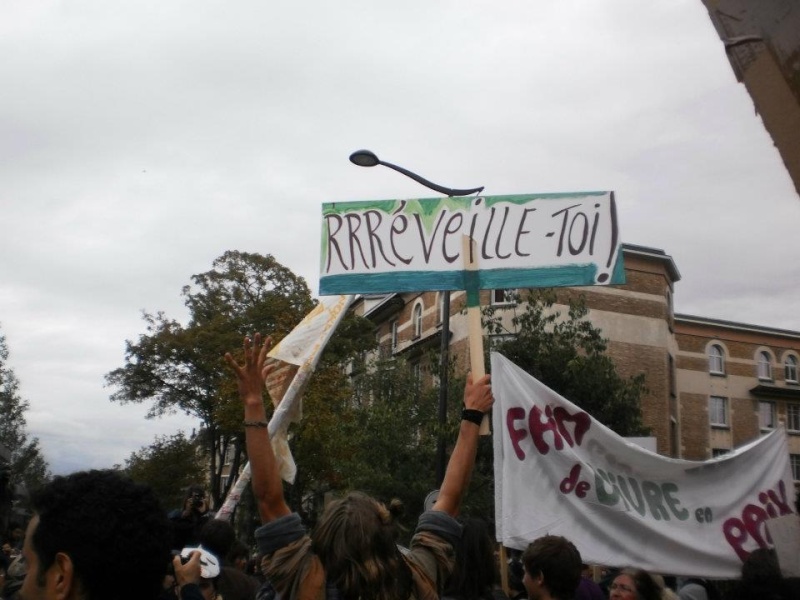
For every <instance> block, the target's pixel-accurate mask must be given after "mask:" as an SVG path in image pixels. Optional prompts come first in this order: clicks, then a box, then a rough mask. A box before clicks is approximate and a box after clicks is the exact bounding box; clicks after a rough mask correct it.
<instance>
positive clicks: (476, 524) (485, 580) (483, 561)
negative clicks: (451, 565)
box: [444, 517, 495, 600]
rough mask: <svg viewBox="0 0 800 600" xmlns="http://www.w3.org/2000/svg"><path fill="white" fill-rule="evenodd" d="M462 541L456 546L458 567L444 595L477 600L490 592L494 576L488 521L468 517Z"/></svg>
mask: <svg viewBox="0 0 800 600" xmlns="http://www.w3.org/2000/svg"><path fill="white" fill-rule="evenodd" d="M460 521H461V524H462V526H463V529H462V533H461V543H460V544H459V546H458V548H456V567H455V570H454V571H453V574H452V575H451V576H450V578H449V579H448V581H447V584H446V585H445V593H444V595H445V596H449V597H455V598H460V599H461V600H476V599H477V598H481V597H484V596H487V595H491V592H492V586H493V585H494V579H495V576H494V574H495V569H494V564H495V558H494V547H493V544H492V538H491V536H490V535H489V527H488V525H487V524H486V521H483V520H482V519H474V518H471V517H465V518H463V519H460Z"/></svg>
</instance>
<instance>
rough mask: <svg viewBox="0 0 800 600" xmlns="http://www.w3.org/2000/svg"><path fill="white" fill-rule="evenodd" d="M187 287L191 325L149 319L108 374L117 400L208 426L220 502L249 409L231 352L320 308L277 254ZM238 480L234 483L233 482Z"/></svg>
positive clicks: (238, 456)
mask: <svg viewBox="0 0 800 600" xmlns="http://www.w3.org/2000/svg"><path fill="white" fill-rule="evenodd" d="M192 282H193V283H192V284H191V285H187V286H185V287H184V288H183V296H184V301H185V304H186V306H187V308H188V309H189V312H190V319H189V323H188V324H187V325H185V326H184V325H182V324H180V323H179V322H177V321H175V320H173V319H170V318H168V317H167V316H166V315H165V314H164V313H162V312H159V313H156V314H149V313H145V314H144V320H145V323H146V333H145V334H143V335H141V336H139V339H138V340H137V341H135V342H132V341H127V342H126V349H125V365H124V366H123V367H120V368H118V369H115V370H114V371H111V372H110V373H108V374H107V375H106V382H107V384H108V385H110V386H114V387H117V388H118V389H117V391H115V392H114V393H112V394H111V400H112V401H113V402H120V403H123V404H124V403H127V402H134V403H142V402H150V403H151V406H150V410H149V412H148V417H150V418H153V417H159V416H161V415H164V414H168V413H174V412H184V413H186V414H188V415H191V416H194V417H196V418H198V419H199V420H200V421H201V422H202V424H203V432H202V441H203V443H204V446H205V449H206V453H207V456H208V457H209V458H210V461H211V465H210V477H209V479H210V482H211V485H210V487H209V490H210V492H211V494H212V496H213V498H214V502H215V504H216V505H219V503H220V502H221V501H222V499H223V497H224V495H225V494H226V493H227V491H228V490H227V489H226V490H222V489H220V475H221V472H222V468H223V461H222V458H223V456H224V452H225V448H226V446H227V445H229V444H233V447H234V448H235V449H236V453H235V456H234V457H233V461H234V466H235V465H238V464H239V463H240V462H241V460H242V452H243V450H242V448H243V444H242V440H243V437H244V433H243V431H242V426H241V418H242V417H241V415H242V406H241V402H240V400H239V397H238V394H237V392H236V386H235V384H234V383H233V381H232V377H231V373H230V371H229V370H228V368H227V366H226V365H225V362H224V360H223V358H222V357H223V355H224V354H225V352H228V351H230V350H232V349H235V348H241V344H242V338H243V337H244V335H246V334H252V333H254V332H256V331H259V332H266V333H269V334H271V335H272V336H273V338H274V339H276V341H277V340H279V339H280V338H282V337H283V336H285V335H286V334H287V333H288V332H289V331H291V329H292V328H293V327H294V326H295V325H296V324H297V323H298V322H299V321H300V320H301V319H302V318H303V317H304V316H305V315H306V314H307V313H308V312H310V311H311V309H312V308H313V306H314V302H313V300H312V298H311V293H310V291H309V289H308V286H307V285H306V283H305V281H304V280H303V279H302V278H301V277H298V276H297V275H295V274H294V273H292V271H291V270H289V269H287V268H286V267H284V266H283V265H281V264H280V263H278V262H277V261H276V260H275V259H274V258H273V257H272V256H270V255H266V256H262V255H260V254H248V253H244V252H236V251H229V252H226V253H225V254H223V255H222V256H221V257H219V258H217V259H216V260H215V261H214V264H213V268H212V269H211V270H210V271H207V272H206V273H201V274H199V275H194V276H193V277H192ZM232 483H233V481H230V482H229V485H231V484H232Z"/></svg>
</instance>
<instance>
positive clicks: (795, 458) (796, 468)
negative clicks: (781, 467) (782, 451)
mask: <svg viewBox="0 0 800 600" xmlns="http://www.w3.org/2000/svg"><path fill="white" fill-rule="evenodd" d="M789 461H790V462H791V464H792V479H794V480H795V481H800V454H790V455H789Z"/></svg>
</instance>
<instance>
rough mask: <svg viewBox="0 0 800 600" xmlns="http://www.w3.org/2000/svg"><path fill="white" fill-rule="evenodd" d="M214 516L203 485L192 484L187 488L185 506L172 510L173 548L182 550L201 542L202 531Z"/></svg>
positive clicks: (170, 517)
mask: <svg viewBox="0 0 800 600" xmlns="http://www.w3.org/2000/svg"><path fill="white" fill-rule="evenodd" d="M213 518H214V513H213V512H211V511H210V510H208V497H207V494H206V489H205V487H203V486H202V485H198V484H195V485H190V486H189V487H188V488H187V489H186V496H185V497H184V499H183V508H176V509H175V510H172V511H170V513H169V520H170V522H171V523H172V548H173V550H182V549H183V548H187V547H189V546H197V545H198V544H199V543H200V531H201V530H202V529H203V526H205V524H206V523H208V522H209V521H211V520H212V519H213Z"/></svg>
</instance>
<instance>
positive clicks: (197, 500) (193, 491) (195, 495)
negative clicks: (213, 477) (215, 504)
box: [184, 484, 206, 511]
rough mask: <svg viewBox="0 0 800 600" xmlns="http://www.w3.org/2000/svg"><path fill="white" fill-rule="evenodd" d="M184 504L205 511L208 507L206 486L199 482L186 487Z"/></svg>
mask: <svg viewBox="0 0 800 600" xmlns="http://www.w3.org/2000/svg"><path fill="white" fill-rule="evenodd" d="M184 505H188V507H190V508H192V509H193V510H196V511H204V510H205V508H206V488H205V487H203V486H202V485H199V484H193V485H190V486H189V487H187V488H186V497H185V500H184Z"/></svg>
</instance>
